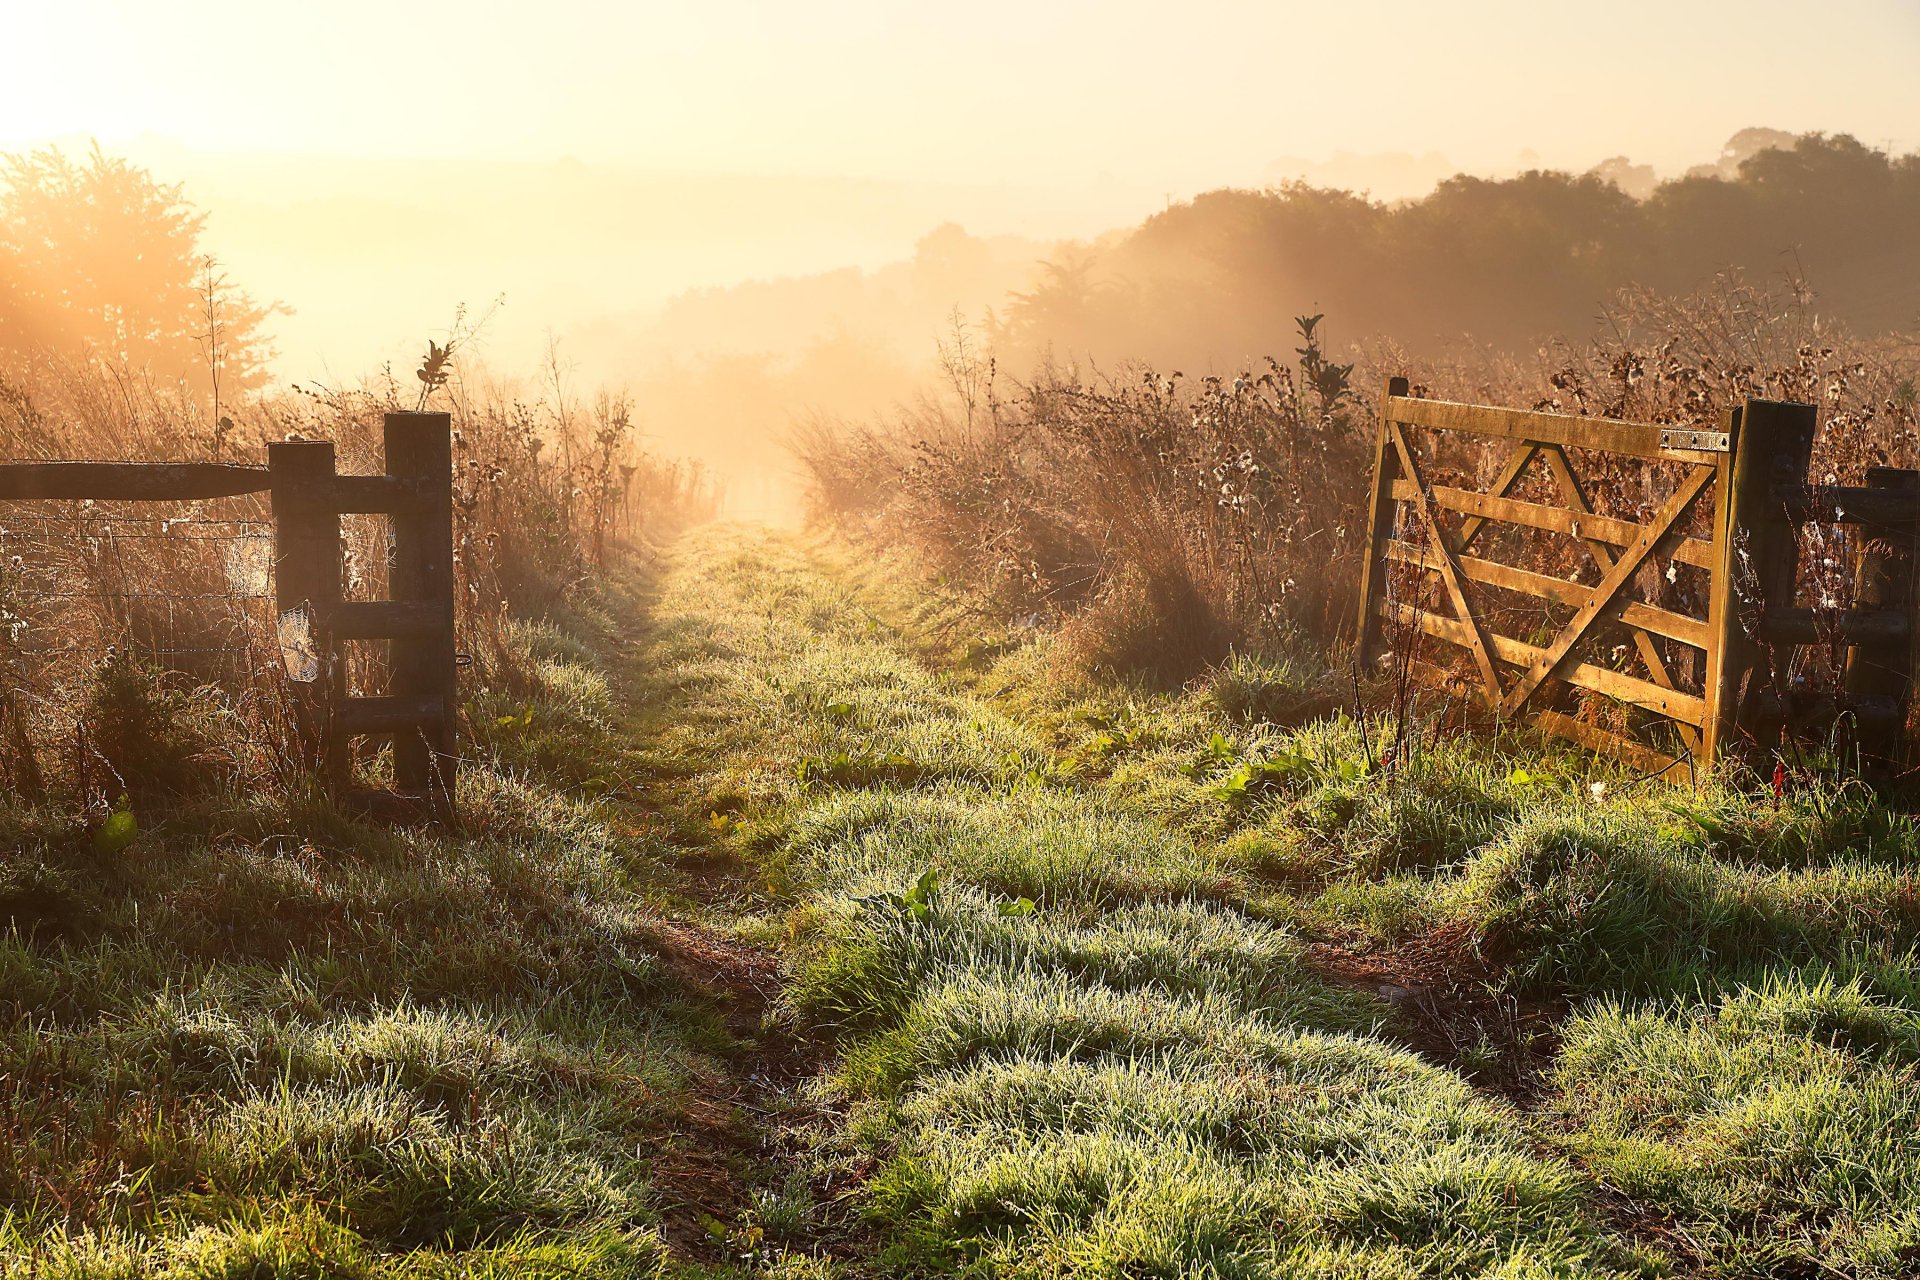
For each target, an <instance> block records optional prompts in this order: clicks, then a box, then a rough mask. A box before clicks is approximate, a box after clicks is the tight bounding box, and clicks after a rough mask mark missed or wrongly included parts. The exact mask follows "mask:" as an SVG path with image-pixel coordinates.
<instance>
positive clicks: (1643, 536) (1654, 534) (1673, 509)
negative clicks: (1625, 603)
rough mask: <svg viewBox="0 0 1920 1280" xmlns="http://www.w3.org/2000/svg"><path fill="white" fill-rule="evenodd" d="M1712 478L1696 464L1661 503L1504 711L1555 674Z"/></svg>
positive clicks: (1512, 690)
mask: <svg viewBox="0 0 1920 1280" xmlns="http://www.w3.org/2000/svg"><path fill="white" fill-rule="evenodd" d="M1712 479H1713V468H1712V467H1710V466H1707V467H1695V468H1694V469H1693V471H1692V473H1691V474H1690V475H1688V476H1687V477H1686V478H1685V479H1684V480H1682V481H1681V482H1680V485H1679V487H1678V488H1676V489H1675V490H1674V491H1673V493H1672V494H1671V495H1670V496H1669V497H1668V498H1667V500H1666V502H1664V503H1663V504H1661V507H1660V510H1659V511H1658V512H1657V513H1656V514H1655V516H1654V518H1653V521H1652V522H1651V523H1649V524H1647V525H1644V526H1642V528H1641V531H1640V536H1639V537H1638V538H1635V539H1634V541H1633V544H1632V545H1631V546H1628V547H1626V548H1624V549H1623V550H1622V551H1621V553H1620V558H1619V560H1617V561H1615V562H1614V565H1613V567H1612V568H1611V569H1609V570H1607V573H1606V576H1605V577H1603V578H1601V580H1600V585H1599V586H1597V587H1595V588H1594V590H1593V594H1592V595H1591V596H1589V597H1588V598H1587V602H1586V603H1585V604H1583V605H1581V606H1580V608H1579V610H1578V611H1577V612H1576V613H1575V614H1574V615H1573V618H1572V620H1571V621H1569V622H1568V623H1567V625H1566V626H1565V627H1564V628H1563V629H1562V630H1561V632H1560V635H1559V637H1558V638H1557V639H1555V640H1554V642H1553V643H1552V644H1551V645H1550V646H1548V648H1547V650H1546V652H1545V653H1543V654H1542V655H1541V656H1540V657H1539V658H1538V659H1537V660H1536V661H1535V662H1534V663H1533V665H1532V666H1530V667H1528V668H1527V671H1526V674H1525V675H1523V676H1521V677H1520V680H1519V681H1518V682H1517V683H1516V684H1514V685H1512V686H1510V687H1509V688H1508V689H1507V694H1506V698H1505V699H1504V700H1503V701H1502V702H1501V704H1500V705H1501V708H1502V709H1503V710H1505V711H1506V712H1507V713H1509V714H1511V713H1513V712H1516V711H1518V710H1519V709H1520V708H1521V707H1522V706H1523V705H1524V704H1525V703H1526V701H1527V699H1528V698H1529V697H1530V696H1532V694H1533V691H1534V690H1535V689H1537V688H1539V687H1540V683H1541V681H1543V680H1545V679H1546V678H1547V677H1548V676H1550V675H1552V674H1553V669H1554V668H1555V667H1557V666H1559V665H1560V663H1561V662H1563V661H1565V660H1566V657H1567V655H1568V654H1569V653H1571V652H1572V651H1573V647H1574V646H1575V645H1576V644H1579V643H1580V640H1581V638H1582V637H1584V636H1585V635H1586V633H1587V631H1588V629H1589V628H1591V627H1592V626H1593V624H1594V623H1595V622H1596V621H1597V620H1598V619H1599V618H1600V615H1601V614H1602V612H1603V611H1605V610H1606V608H1607V607H1608V606H1609V605H1610V604H1611V603H1612V602H1613V598H1614V597H1615V596H1616V595H1618V594H1619V592H1620V589H1621V588H1622V587H1624V586H1626V584H1627V579H1629V578H1631V577H1632V576H1633V575H1634V573H1636V572H1637V571H1638V570H1639V568H1640V566H1641V564H1643V563H1644V562H1645V561H1646V558H1647V557H1648V556H1649V555H1652V554H1653V550H1654V548H1655V547H1656V546H1658V545H1659V544H1660V543H1661V542H1663V541H1669V540H1671V539H1673V538H1676V537H1678V536H1679V535H1677V534H1675V533H1673V532H1671V530H1672V528H1673V525H1674V523H1675V522H1676V521H1678V520H1679V519H1680V517H1681V516H1683V515H1685V514H1686V511H1687V508H1688V507H1690V506H1692V505H1693V500H1694V499H1695V498H1697V497H1698V496H1699V495H1700V491H1701V490H1703V489H1705V488H1706V487H1707V482H1708V481H1710V480H1712Z"/></svg>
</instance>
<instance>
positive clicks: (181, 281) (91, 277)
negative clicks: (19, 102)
mask: <svg viewBox="0 0 1920 1280" xmlns="http://www.w3.org/2000/svg"><path fill="white" fill-rule="evenodd" d="M205 222H206V215H205V214H202V213H198V212H196V211H195V210H194V209H193V208H192V207H191V206H190V205H188V204H187V203H186V202H185V200H184V199H183V198H182V196H181V189H180V187H178V186H163V185H161V184H159V183H157V182H155V181H154V180H153V176H152V175H151V174H149V173H148V172H147V171H146V170H145V169H142V168H139V167H138V166H136V165H133V164H130V163H129V162H127V161H125V160H120V159H114V158H110V157H108V156H106V155H105V154H103V153H102V152H101V150H100V148H99V146H98V145H97V144H96V145H95V146H94V147H93V148H92V149H91V150H90V151H89V153H88V156H87V158H86V160H85V162H83V163H76V162H75V161H74V160H72V159H70V158H69V157H68V156H66V155H65V154H63V153H62V152H60V151H58V150H55V149H48V150H44V151H35V152H32V153H30V154H9V155H0V358H11V359H20V358H22V357H25V356H29V355H32V354H34V353H36V352H41V351H52V352H56V353H63V354H72V355H91V356H95V357H98V358H101V359H106V360H110V361H112V362H114V363H116V364H121V365H124V366H126V367H129V368H133V369H141V370H144V371H146V372H148V373H151V374H153V375H155V376H158V377H162V378H166V379H169V380H173V379H178V380H181V381H183V382H185V383H186V384H188V385H189V386H190V387H192V388H193V389H194V390H195V391H196V392H197V393H199V394H202V395H208V396H212V395H215V394H217V393H220V392H226V393H231V392H232V391H235V390H243V389H247V388H250V387H255V386H258V385H260V383H262V382H263V381H265V377H266V367H265V366H266V362H267V361H268V359H270V358H271V355H272V352H271V350H270V348H269V347H268V343H267V338H266V335H265V333H264V332H263V326H264V324H265V322H266V320H267V318H268V317H269V316H270V315H272V314H273V313H274V312H275V311H276V310H279V308H277V307H264V306H261V305H259V304H257V303H255V302H254V301H253V299H251V298H249V297H248V296H247V295H246V294H245V293H242V292H240V291H238V290H236V289H233V288H231V287H230V286H228V284H227V282H226V278H225V276H224V275H222V274H221V273H220V271H219V269H218V265H217V263H216V262H215V261H214V259H213V258H212V257H211V256H210V255H208V254H206V253H205V252H203V251H202V250H201V247H200V236H201V232H202V230H203V228H204V225H205Z"/></svg>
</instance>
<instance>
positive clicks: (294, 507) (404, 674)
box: [0, 413, 458, 816]
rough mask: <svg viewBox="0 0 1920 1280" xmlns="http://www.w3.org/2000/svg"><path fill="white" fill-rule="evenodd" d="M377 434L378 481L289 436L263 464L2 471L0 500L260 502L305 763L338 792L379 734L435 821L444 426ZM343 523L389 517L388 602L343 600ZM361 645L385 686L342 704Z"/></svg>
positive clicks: (449, 591)
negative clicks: (386, 673) (382, 648)
mask: <svg viewBox="0 0 1920 1280" xmlns="http://www.w3.org/2000/svg"><path fill="white" fill-rule="evenodd" d="M384 425H385V434H384V440H383V444H384V452H385V468H386V469H385V472H384V473H382V474H374V475H352V474H346V475H343V474H340V473H339V472H338V471H337V470H336V467H335V459H334V446H333V444H332V442H331V441H324V440H288V441H282V442H278V443H274V444H269V445H268V446H267V463H266V465H265V466H245V465H239V464H232V463H203V462H152V463H147V462H16V463H6V464H0V501H35V500H49V499H52V500H93V501H101V502H107V501H116V502H117V501H133V502H170V503H184V502H199V501H205V500H209V499H215V498H231V497H239V496H243V495H247V494H254V493H265V494H267V495H268V497H269V500H270V503H271V509H272V521H271V525H272V538H273V549H272V557H271V559H272V569H273V574H272V576H273V603H274V610H275V613H276V614H277V617H278V632H279V637H278V638H279V642H280V649H281V654H282V658H283V660H284V661H285V663H286V666H287V670H288V675H289V678H290V680H291V682H292V683H293V685H294V686H295V687H296V689H297V690H298V693H297V697H296V712H297V718H298V721H299V726H300V734H301V738H302V745H303V747H304V748H305V750H306V752H307V754H308V756H309V758H310V760H311V761H312V762H313V764H314V765H315V767H316V769H317V770H318V772H319V774H320V776H321V777H322V778H323V779H324V780H325V781H326V782H327V783H328V784H329V785H331V786H334V787H336V788H339V789H342V790H344V789H345V788H346V787H347V784H348V783H349V781H350V779H349V776H348V775H349V768H348V765H349V760H350V751H349V748H350V745H351V740H352V739H353V738H355V737H387V738H390V739H391V740H392V743H393V760H394V780H395V785H396V789H397V791H398V793H399V794H400V796H401V797H403V798H405V799H406V800H408V801H410V802H412V803H414V804H417V805H420V806H424V807H425V808H427V809H428V810H429V811H431V812H433V813H435V814H438V815H441V816H447V815H450V814H451V813H452V811H453V803H454V795H455V783H456V780H457V769H458V756H457V753H456V743H455V726H456V722H457V715H458V701H457V690H456V684H455V667H456V654H455V651H454V578H453V456H452V422H451V419H450V417H449V415H447V414H444V413H389V414H387V415H386V420H385V424H384ZM351 514H383V515H386V516H387V517H388V518H389V521H390V528H391V536H390V539H389V544H388V547H389V550H388V566H387V580H388V588H389V592H390V598H389V599H386V600H347V599H344V598H343V583H344V579H345V556H344V554H343V548H342V539H341V525H340V520H341V517H342V516H343V515H351ZM369 640H371V641H387V642H389V643H390V644H391V645H392V650H391V662H390V664H389V667H390V679H389V686H390V687H389V689H388V690H387V692H386V693H385V694H380V695H374V696H357V697H356V696H349V695H348V693H347V689H346V678H345V668H346V664H345V662H344V653H343V650H342V647H341V646H342V645H343V644H344V643H345V642H349V641H369Z"/></svg>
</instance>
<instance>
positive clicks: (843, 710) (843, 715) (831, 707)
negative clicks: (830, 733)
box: [827, 702, 853, 720]
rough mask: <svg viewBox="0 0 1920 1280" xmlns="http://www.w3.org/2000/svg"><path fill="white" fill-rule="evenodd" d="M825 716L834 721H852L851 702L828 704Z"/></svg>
mask: <svg viewBox="0 0 1920 1280" xmlns="http://www.w3.org/2000/svg"><path fill="white" fill-rule="evenodd" d="M827 714H828V715H830V716H832V717H833V718H834V719H835V720H851V719H853V704H852V703H851V702H830V703H828V704H827Z"/></svg>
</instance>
